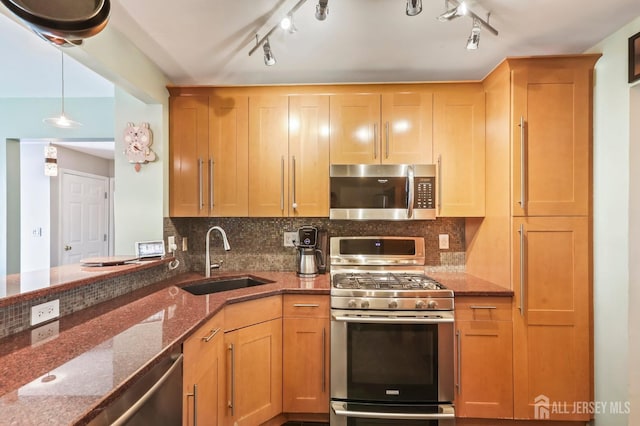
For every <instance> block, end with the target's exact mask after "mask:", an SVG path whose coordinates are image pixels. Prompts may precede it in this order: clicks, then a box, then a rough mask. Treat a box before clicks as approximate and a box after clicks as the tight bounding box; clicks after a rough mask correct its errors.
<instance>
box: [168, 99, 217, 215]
mask: <svg viewBox="0 0 640 426" xmlns="http://www.w3.org/2000/svg"><path fill="white" fill-rule="evenodd" d="M169 109H170V121H169V141H170V143H169V147H170V149H169V157H170V159H171V160H170V166H169V197H170V198H169V214H170V215H171V216H174V217H178V216H186V217H195V216H208V215H209V209H208V206H207V200H206V199H205V197H206V196H207V193H208V191H209V186H208V182H209V181H208V179H207V177H206V174H207V161H208V158H209V97H208V96H179V97H172V98H170V100H169Z"/></svg>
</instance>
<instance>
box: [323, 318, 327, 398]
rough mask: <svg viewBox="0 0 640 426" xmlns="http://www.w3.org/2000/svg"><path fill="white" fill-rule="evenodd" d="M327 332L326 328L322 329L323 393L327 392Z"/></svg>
mask: <svg viewBox="0 0 640 426" xmlns="http://www.w3.org/2000/svg"><path fill="white" fill-rule="evenodd" d="M326 350H327V330H326V328H324V327H323V328H322V393H324V392H325V389H326V380H325V378H324V376H325V373H326V368H327V355H326Z"/></svg>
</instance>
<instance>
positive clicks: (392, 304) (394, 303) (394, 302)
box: [389, 300, 398, 309]
mask: <svg viewBox="0 0 640 426" xmlns="http://www.w3.org/2000/svg"><path fill="white" fill-rule="evenodd" d="M397 307H398V301H397V300H392V301H390V302H389V309H396V308H397Z"/></svg>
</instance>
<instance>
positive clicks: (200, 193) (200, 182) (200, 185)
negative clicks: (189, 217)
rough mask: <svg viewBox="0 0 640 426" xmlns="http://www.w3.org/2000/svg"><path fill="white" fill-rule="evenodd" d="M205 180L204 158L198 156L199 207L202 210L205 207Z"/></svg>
mask: <svg viewBox="0 0 640 426" xmlns="http://www.w3.org/2000/svg"><path fill="white" fill-rule="evenodd" d="M202 187H203V182H202V158H198V206H199V209H200V210H202V209H203V208H204V200H203V198H204V196H203V194H202V191H203V188H202Z"/></svg>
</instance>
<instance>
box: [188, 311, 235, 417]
mask: <svg viewBox="0 0 640 426" xmlns="http://www.w3.org/2000/svg"><path fill="white" fill-rule="evenodd" d="M222 321H223V320H222V316H221V315H216V317H214V318H213V319H212V320H209V322H208V323H207V324H206V325H205V326H203V327H201V328H200V329H199V330H198V331H196V333H195V334H194V335H193V336H192V337H190V338H189V339H188V340H187V341H186V342H185V343H184V347H183V352H184V371H183V372H184V378H183V382H184V392H183V410H182V413H183V414H182V418H183V421H182V424H183V425H185V426H191V425H219V424H222V413H223V411H224V395H223V392H222V391H223V386H224V362H225V357H224V356H225V351H224V333H223V331H222Z"/></svg>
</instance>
